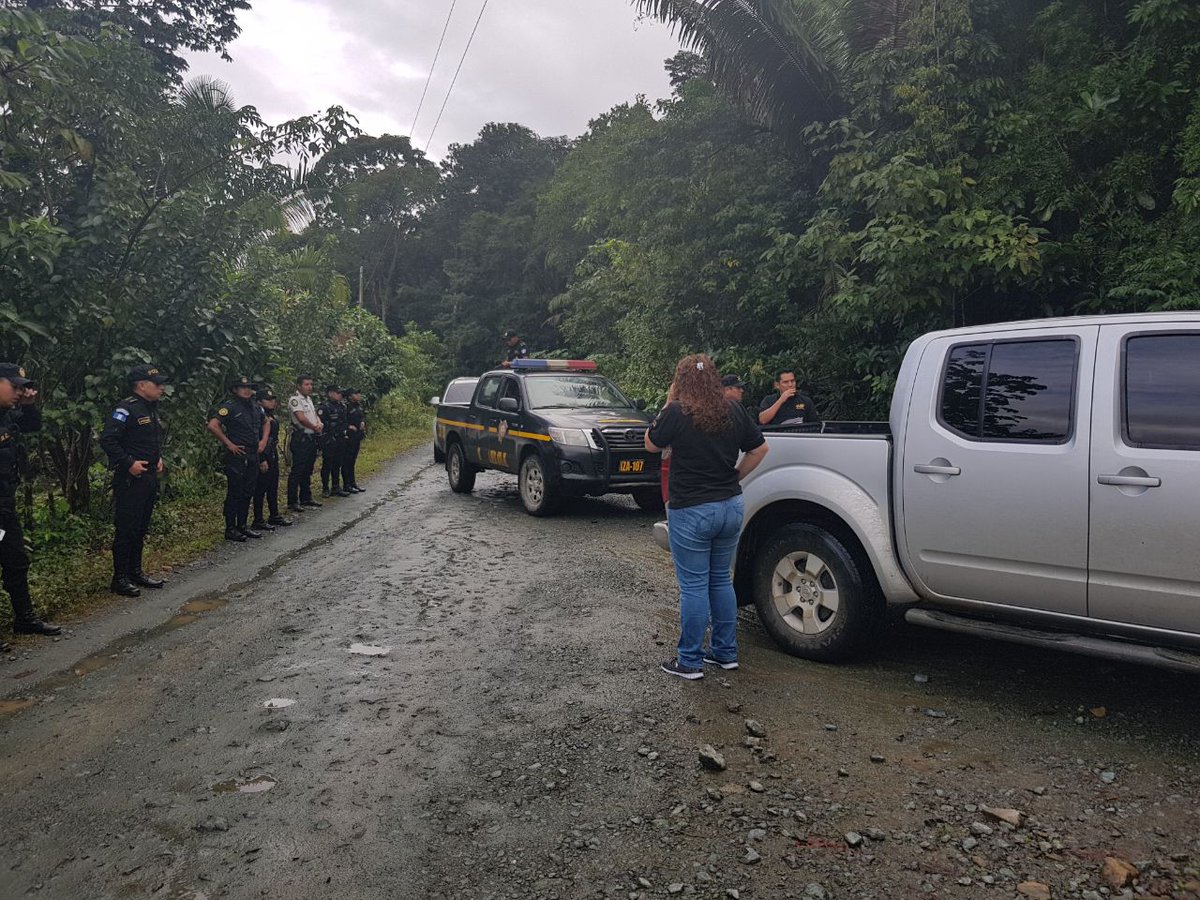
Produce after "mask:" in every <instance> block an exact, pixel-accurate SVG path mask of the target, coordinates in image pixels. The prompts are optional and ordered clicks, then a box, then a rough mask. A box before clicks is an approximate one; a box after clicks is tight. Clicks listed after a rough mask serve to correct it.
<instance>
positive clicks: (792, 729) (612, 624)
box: [0, 452, 1200, 900]
mask: <svg viewBox="0 0 1200 900" xmlns="http://www.w3.org/2000/svg"><path fill="white" fill-rule="evenodd" d="M370 488H371V494H369V495H367V496H366V497H365V498H359V499H357V500H343V501H342V503H343V504H351V503H361V504H363V508H362V509H361V510H358V511H355V512H353V513H348V512H345V511H344V510H343V511H342V512H340V513H339V512H337V511H336V510H335V508H334V505H333V504H331V506H330V508H328V509H326V510H322V511H321V513H320V514H319V515H321V516H324V515H325V514H326V513H328V514H329V516H328V525H327V526H325V527H324V528H323V529H322V528H321V527H320V526H316V525H311V526H310V525H308V524H307V523H306V528H307V531H306V533H305V534H303V535H300V536H298V537H297V536H293V537H290V538H289V539H290V540H291V541H293V543H294V545H295V546H292V547H289V548H287V550H286V552H285V553H284V554H283V555H282V557H281V558H279V559H272V558H271V557H270V554H271V547H270V546H264V547H258V548H253V555H252V556H251V555H241V556H239V554H238V553H236V552H226V553H225V554H223V562H222V566H223V568H224V569H230V570H231V571H229V572H228V573H227V574H226V575H225V579H226V583H227V585H228V589H218V590H214V587H213V584H212V583H211V575H204V574H193V575H189V576H186V577H185V580H184V584H182V585H177V588H178V589H180V590H182V591H185V592H186V589H187V587H188V584H187V580H188V579H191V580H192V581H193V582H194V583H195V586H196V589H195V591H194V592H193V593H194V594H195V595H194V596H182V597H181V600H180V602H179V604H178V606H177V607H176V608H175V609H174V614H173V615H169V616H168V615H164V616H160V617H159V620H158V621H157V623H155V624H154V625H149V624H148V623H147V627H144V628H141V629H140V630H137V631H135V632H133V633H131V634H127V635H121V636H114V637H113V639H112V640H111V641H110V642H109V643H108V645H107V646H105V647H103V648H96V649H94V650H89V652H87V654H86V655H79V654H77V655H76V658H73V659H70V662H69V664H67V665H64V666H60V667H59V668H60V671H57V672H54V673H50V672H49V671H47V663H46V662H45V659H50V658H59V657H61V658H63V659H67V658H68V657H69V655H70V653H71V648H70V647H66V648H64V647H63V645H54V646H53V647H48V648H45V649H43V648H39V649H35V650H34V651H32V653H31V654H30V655H31V657H32V662H31V661H30V660H26V659H18V660H17V661H15V662H5V663H3V664H0V685H2V687H0V694H2V695H4V696H5V697H6V698H7V699H5V700H4V701H3V703H2V704H0V785H2V787H3V791H2V792H0V822H3V823H4V824H3V831H2V834H3V841H2V842H0V844H2V846H0V896H3V897H21V896H26V895H35V896H46V897H54V898H59V897H62V898H76V897H79V898H85V897H86V898H91V897H174V898H208V897H257V896H269V897H282V898H301V897H304V898H309V897H313V898H315V897H333V896H342V897H350V898H357V897H455V898H486V897H496V898H500V897H513V898H517V897H524V898H566V897H622V898H627V897H638V896H645V897H653V896H669V895H673V894H679V895H683V896H700V897H714V898H725V897H732V896H734V894H733V893H730V892H736V894H737V896H739V897H786V896H795V897H821V896H828V897H878V896H889V897H909V896H912V897H976V896H996V897H1013V896H1020V895H1018V894H1017V888H1018V885H1019V884H1021V883H1023V882H1038V883H1040V884H1044V885H1045V886H1047V887H1048V888H1049V889H1050V890H1052V892H1053V893H1052V896H1054V897H1064V896H1065V897H1081V898H1087V900H1092V893H1089V892H1096V891H1099V889H1100V888H1102V887H1103V888H1104V889H1105V891H1109V892H1110V896H1120V894H1121V889H1118V888H1115V887H1109V886H1108V884H1107V883H1106V882H1105V880H1104V877H1103V871H1102V869H1103V865H1104V860H1105V857H1107V856H1115V857H1119V858H1120V859H1122V860H1124V861H1128V862H1130V863H1133V864H1135V865H1136V866H1137V867H1138V874H1137V876H1136V878H1135V879H1133V880H1131V881H1130V882H1129V889H1130V890H1136V891H1138V892H1139V894H1143V895H1151V896H1194V895H1200V879H1198V878H1197V871H1196V866H1197V862H1198V860H1200V846H1198V835H1200V817H1198V815H1197V809H1196V807H1197V803H1196V798H1197V796H1198V795H1200V791H1198V790H1197V787H1198V784H1200V782H1198V775H1200V768H1198V767H1197V761H1198V759H1197V757H1198V753H1197V750H1198V748H1200V738H1198V736H1197V734H1198V732H1197V724H1198V721H1197V718H1198V717H1197V687H1198V686H1200V681H1198V680H1197V679H1195V678H1193V677H1189V676H1183V675H1175V674H1171V673H1164V672H1159V671H1155V670H1151V669H1145V668H1138V667H1133V666H1117V665H1113V664H1109V663H1103V662H1096V661H1093V660H1088V659H1085V658H1079V657H1073V656H1067V655H1061V654H1053V653H1049V652H1045V651H1036V650H1031V649H1026V648H1020V647H1015V646H1011V645H1004V644H999V643H989V642H984V641H979V640H973V639H966V638H962V637H955V636H950V635H943V634H940V633H937V632H930V631H922V630H917V629H912V628H907V627H903V626H899V627H897V628H896V629H895V630H893V631H892V632H890V634H889V640H888V642H887V643H886V645H885V646H884V647H883V648H882V649H881V651H880V652H879V653H878V654H877V655H876V656H874V657H873V658H872V659H870V660H867V661H864V662H862V663H859V664H856V665H852V666H843V667H836V668H835V667H825V666H818V665H815V664H811V663H805V662H801V661H798V660H795V659H792V658H790V657H787V656H784V655H782V654H781V653H779V652H778V651H777V650H775V649H774V646H773V645H772V644H771V642H770V640H769V639H768V638H767V637H766V636H765V634H764V633H763V632H762V631H761V629H760V628H759V627H758V626H757V624H756V622H755V621H754V619H753V616H752V614H748V613H747V614H746V615H744V617H743V624H742V627H741V634H740V639H741V642H742V662H743V669H742V670H740V671H738V672H731V673H721V674H720V675H719V676H718V675H717V674H716V673H710V675H709V676H708V677H707V678H706V679H705V680H704V681H703V682H701V683H698V684H692V683H682V682H679V681H677V680H670V679H668V678H667V676H665V675H662V674H660V673H659V672H658V671H657V664H658V662H659V661H661V660H662V659H666V658H668V657H669V656H671V655H672V645H673V642H674V639H675V635H676V632H675V626H674V623H675V590H674V582H673V578H672V573H671V569H670V564H669V560H668V559H667V558H666V556H665V555H664V554H663V553H662V552H661V551H660V550H658V548H657V547H655V546H654V544H653V542H652V540H651V534H650V527H651V525H652V524H653V521H654V516H652V515H649V514H645V513H641V512H639V511H638V510H637V509H636V507H635V506H634V505H633V504H632V502H631V501H629V500H627V499H625V498H606V499H603V500H583V501H579V502H576V503H573V504H570V505H568V506H567V508H566V509H565V510H564V512H563V513H562V514H561V515H559V516H558V517H556V518H553V519H533V518H530V517H528V516H526V515H525V514H524V513H523V512H522V511H521V508H520V504H519V500H518V498H517V494H516V488H515V482H514V480H513V479H511V478H507V477H502V476H497V475H493V474H488V475H484V476H481V477H480V479H479V482H478V488H477V490H476V491H475V493H474V494H472V495H469V496H458V495H454V494H452V493H451V492H450V491H449V489H448V488H447V487H446V485H445V476H444V474H443V473H442V472H441V470H440V469H439V468H436V467H433V466H432V465H429V464H428V463H427V462H426V454H425V453H424V452H422V453H420V454H413V455H410V456H407V457H404V458H401V459H400V460H398V461H397V462H396V463H395V464H394V465H393V466H392V468H391V469H390V470H389V471H388V472H387V473H385V474H384V475H383V476H381V477H380V478H378V479H376V480H375V481H373V482H372V483H371V485H370ZM367 504H370V506H369V507H368V505H367ZM312 521H314V522H315V521H319V520H318V519H317V518H315V517H314V518H313V519H312ZM262 544H264V545H267V544H268V542H267V541H264V542H262ZM239 572H240V575H239ZM206 578H208V580H207V581H206V580H205V579H206ZM115 615H116V614H113V616H115ZM113 616H109V617H108V619H99V620H97V622H96V623H95V627H96V628H97V629H102V628H104V627H111V622H110V621H109V620H110V619H112V617H113ZM88 627H89V624H88V623H85V624H83V625H82V626H80V628H81V629H84V630H86V629H87V628H88ZM106 633H107V632H106ZM352 649H353V651H355V652H352ZM39 654H40V656H39ZM55 654H57V657H56V656H55ZM63 654H67V656H63ZM31 668H32V669H33V670H34V671H36V672H37V674H35V675H32V676H31V675H28V674H23V673H28V672H29V671H30V670H31ZM916 676H921V678H920V679H917V677H916ZM747 719H753V720H756V725H758V726H760V727H758V728H756V729H754V730H756V731H758V732H760V733H765V737H754V736H752V735H751V734H750V733H749V732H748V729H747V724H746V720H747ZM703 744H712V745H714V746H715V747H716V748H717V749H718V750H720V751H721V752H722V753H723V754H724V756H725V758H726V761H727V764H728V768H727V770H725V771H723V772H715V773H714V772H709V771H705V770H703V769H701V767H700V766H699V764H698V762H697V748H698V747H699V746H701V745H703ZM983 805H988V806H991V807H1004V808H1013V809H1017V810H1019V811H1020V812H1022V813H1023V814H1024V815H1023V817H1022V819H1021V824H1020V826H1019V827H1016V828H1014V827H1013V826H1011V825H1008V824H1005V823H1003V822H1001V821H998V820H997V819H995V818H994V817H989V816H988V814H987V813H986V812H985V811H983V810H982V809H981V807H982V806H983ZM851 833H852V834H851ZM848 835H849V843H848V842H847V837H848ZM855 838H858V840H857V841H856V840H855ZM1193 888H1194V891H1193ZM1026 896H1031V895H1029V894H1026ZM1100 896H1102V895H1101V894H1099V893H1096V894H1095V897H1100ZM1129 896H1133V894H1130V895H1129Z"/></svg>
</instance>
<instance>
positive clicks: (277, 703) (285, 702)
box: [263, 697, 296, 709]
mask: <svg viewBox="0 0 1200 900" xmlns="http://www.w3.org/2000/svg"><path fill="white" fill-rule="evenodd" d="M295 705H296V701H295V700H289V699H288V698H287V697H272V698H271V699H270V700H268V701H267V702H266V703H264V704H263V706H265V707H266V708H267V709H287V708H288V707H289V706H295Z"/></svg>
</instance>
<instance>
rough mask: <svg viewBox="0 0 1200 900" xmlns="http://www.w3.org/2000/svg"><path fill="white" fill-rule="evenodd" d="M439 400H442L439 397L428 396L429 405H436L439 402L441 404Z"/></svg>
mask: <svg viewBox="0 0 1200 900" xmlns="http://www.w3.org/2000/svg"><path fill="white" fill-rule="evenodd" d="M441 402H442V398H441V397H430V398H429V405H430V406H438V405H439V404H441Z"/></svg>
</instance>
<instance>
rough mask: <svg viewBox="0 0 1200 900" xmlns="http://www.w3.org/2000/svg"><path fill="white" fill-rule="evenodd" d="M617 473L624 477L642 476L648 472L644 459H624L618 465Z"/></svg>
mask: <svg viewBox="0 0 1200 900" xmlns="http://www.w3.org/2000/svg"><path fill="white" fill-rule="evenodd" d="M617 471H618V472H620V473H621V474H622V475H640V474H642V473H643V472H645V471H646V461H645V460H644V459H623V460H621V461H620V463H618V464H617Z"/></svg>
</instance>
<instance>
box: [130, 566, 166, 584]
mask: <svg viewBox="0 0 1200 900" xmlns="http://www.w3.org/2000/svg"><path fill="white" fill-rule="evenodd" d="M129 580H130V581H132V582H133V583H134V584H137V585H141V586H142V587H147V588H160V587H163V586H164V585H165V584H166V582H165V581H163V579H161V578H151V577H150V576H149V575H147V574H146V573H145V572H143V571H142V570H141V569H137V570H135V571H134V573H133V574H132V575H130V576H129Z"/></svg>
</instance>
